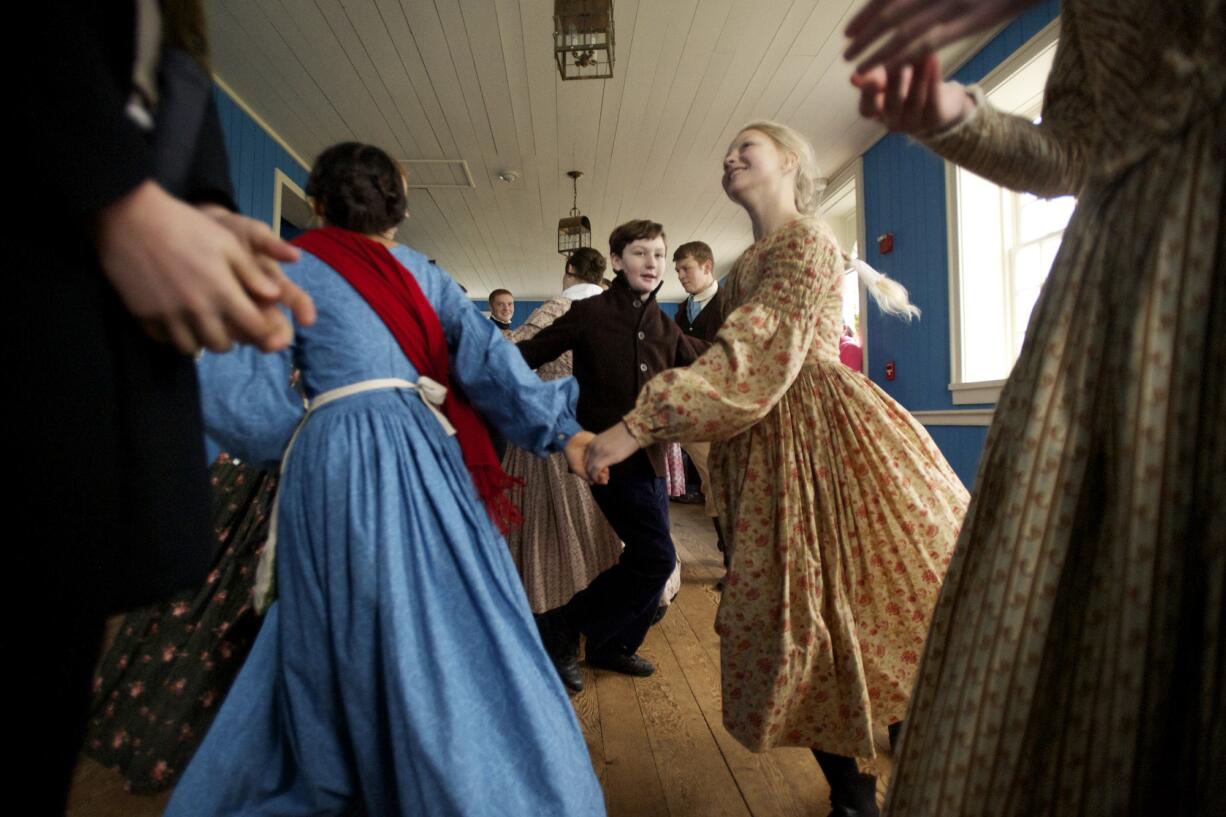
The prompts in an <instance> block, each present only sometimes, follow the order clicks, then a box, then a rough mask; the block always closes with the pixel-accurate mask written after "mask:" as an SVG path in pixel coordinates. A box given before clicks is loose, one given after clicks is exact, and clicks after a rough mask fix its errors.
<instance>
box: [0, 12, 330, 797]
mask: <svg viewBox="0 0 1226 817" xmlns="http://www.w3.org/2000/svg"><path fill="white" fill-rule="evenodd" d="M26 12H27V13H26V14H24V15H23V18H22V27H21V30H20V34H21V37H22V39H23V41H25V42H29V43H31V44H33V45H34V46H35V47H34V48H33V49H31V51H30V53H21V54H20V55H19V56H18V52H17V50H16V49H6V52H5V53H6V59H9V60H14V62H16V61H17V60H20V62H16V64H11V65H9V66H8V67H9V68H10V71H9V76H10V77H12V78H13V81H12V82H11V83H10V87H11V94H12V96H11V97H10V101H9V107H10V116H11V118H10V123H11V124H10V129H11V130H12V131H14V132H15V133H16V134H17V136H18V138H19V140H20V142H21V143H25V144H27V145H28V146H29V150H28V151H26V152H25V153H24V154H23V155H21V156H19V157H16V158H15V159H14V160H12V161H10V163H9V168H8V173H9V176H8V178H9V181H10V192H11V193H12V191H16V192H17V194H18V195H16V196H11V197H10V210H11V211H12V216H11V218H10V221H9V225H8V229H6V230H5V239H4V246H5V253H4V257H5V260H6V263H7V268H8V270H9V275H8V283H9V288H8V293H7V295H8V297H7V298H6V305H7V309H6V313H7V314H6V320H5V322H4V323H5V326H6V328H7V330H8V332H9V333H10V337H9V341H8V342H7V343H6V344H5V345H4V348H5V351H6V357H7V360H6V364H7V365H6V366H5V370H6V372H7V373H8V375H9V378H10V381H11V382H10V386H9V393H10V401H9V402H10V407H11V409H12V412H13V413H12V415H11V416H13V417H14V418H15V421H16V422H15V424H14V426H13V430H14V431H15V432H16V433H14V434H13V435H12V437H13V440H14V443H13V448H12V449H11V450H12V451H13V452H14V453H15V456H14V458H13V460H12V461H13V462H14V463H15V464H20V478H19V479H18V480H16V484H15V487H14V489H13V491H12V492H11V493H10V498H9V502H10V510H9V518H10V520H13V519H15V518H20V519H21V520H22V521H23V522H24V523H29V529H32V530H34V531H35V532H36V533H35V535H34V536H30V537H24V538H23V539H21V540H18V542H17V543H16V545H15V547H14V548H13V552H14V553H15V554H16V559H15V560H14V562H15V567H16V571H17V573H16V577H17V578H18V581H17V582H15V584H16V589H15V591H14V592H11V593H10V594H9V596H8V598H9V600H10V604H12V605H13V607H14V608H15V609H17V610H21V611H22V615H21V619H22V621H21V624H20V626H17V627H12V628H10V635H8V636H6V640H5V644H6V647H7V648H8V649H6V652H7V653H8V654H9V655H10V656H12V657H11V658H10V666H12V665H13V664H12V662H13V661H15V660H19V661H20V664H21V667H22V669H21V671H20V672H15V673H13V678H14V679H15V681H16V685H17V689H16V695H15V697H14V700H15V701H19V702H20V705H19V707H18V724H17V727H16V730H15V731H16V734H18V735H20V736H21V741H22V751H21V752H20V753H19V756H20V757H21V758H22V760H20V761H19V769H18V771H17V772H16V773H15V774H16V777H17V779H21V780H23V783H24V786H25V788H26V790H27V791H28V793H29V795H30V796H32V797H34V798H35V806H34V807H33V811H34V812H36V813H40V814H43V813H56V812H59V811H62V809H63V807H64V800H65V798H66V795H67V789H68V783H69V776H70V774H71V770H72V767H73V763H74V760H75V756H76V752H77V749H78V747H79V744H80V738H81V733H82V729H83V726H84V720H85V716H86V710H87V706H88V702H89V677H90V672H91V670H92V667H93V663H94V661H95V659H96V657H97V653H98V649H99V646H100V642H101V638H102V627H103V622H104V620H105V617H106V616H107V615H108V614H110V613H113V612H116V611H119V610H123V609H127V608H130V607H134V606H137V605H140V604H143V603H147V602H150V601H153V600H156V599H159V598H163V597H165V596H167V595H169V594H171V593H173V592H174V591H176V590H179V589H181V588H186V587H190V586H192V585H194V584H198V583H199V582H200V581H201V580H202V579H203V577H204V576H203V574H204V570H205V568H206V566H207V565H208V564H209V562H210V560H211V558H212V555H213V554H212V547H211V544H210V541H209V535H208V534H209V530H208V492H207V484H206V476H205V475H206V470H205V468H206V463H205V455H204V442H203V434H202V431H201V425H200V408H199V398H198V394H197V390H196V380H195V370H194V368H193V365H192V358H191V354H193V353H195V352H197V351H198V350H199V349H201V348H202V347H207V348H209V349H214V350H218V351H220V350H224V349H227V348H229V347H230V345H231V344H232V343H234V342H249V343H256V344H259V345H260V346H261V347H262V348H264V349H266V350H271V349H276V348H282V347H284V346H285V345H286V344H288V343H289V341H290V339H291V337H292V330H291V328H290V326H291V325H290V323H289V320H288V318H287V317H286V316H285V315H284V314H283V313H282V311H281V309H282V306H283V305H288V306H290V307H291V308H292V309H293V310H294V312H295V314H296V315H297V316H298V317H301V318H304V319H306V320H307V321H308V322H309V321H310V320H312V319H313V306H312V304H311V302H310V299H309V297H307V296H306V295H305V294H304V293H302V292H301V291H300V290H298V289H297V288H296V287H294V286H293V285H292V284H290V283H289V282H288V280H287V279H285V277H284V276H283V275H282V274H281V272H280V269H279V268H278V267H277V265H276V263H275V261H276V260H277V259H281V260H290V259H292V258H294V257H295V254H294V251H293V250H292V249H291V248H290V247H289V246H288V245H285V244H283V243H282V242H281V241H280V240H279V239H277V238H276V237H275V236H274V235H273V234H272V232H271V231H270V230H269V229H268V228H267V227H266V226H264V225H261V224H259V223H257V222H255V221H252V220H250V219H246V218H243V217H242V216H239V215H236V214H235V213H233V212H232V211H233V208H234V202H233V196H232V194H231V190H230V180H229V168H228V165H227V161H226V156H225V150H224V147H223V143H222V140H221V133H220V126H219V121H218V117H217V111H216V109H215V107H214V105H213V102H212V94H211V86H212V83H211V79H210V75H209V72H208V67H207V62H206V49H205V36H204V26H203V16H202V13H201V8H200V4H199V2H182V1H179V0H164V2H162V3H156V2H140V3H137V2H132V3H126V4H125V3H117V4H116V3H109V4H98V5H94V4H80V3H72V2H66V1H64V0H48V1H47V2H43V3H39V4H38V5H37V6H32V7H30V8H29V9H26ZM14 204H15V205H16V206H12V205H14ZM9 620H10V622H14V623H15V622H16V620H17V619H16V617H15V616H10V618H9Z"/></svg>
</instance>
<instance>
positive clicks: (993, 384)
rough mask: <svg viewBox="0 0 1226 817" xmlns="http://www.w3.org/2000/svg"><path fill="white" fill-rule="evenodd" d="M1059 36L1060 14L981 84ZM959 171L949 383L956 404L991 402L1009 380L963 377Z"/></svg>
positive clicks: (952, 240) (952, 180)
mask: <svg viewBox="0 0 1226 817" xmlns="http://www.w3.org/2000/svg"><path fill="white" fill-rule="evenodd" d="M1059 38H1060V18H1059V17H1057V18H1056V19H1054V20H1052V21H1051V22H1050V23H1048V24H1047V25H1046V26H1044V28H1043V30H1042V31H1040V32H1039V33H1037V34H1035V35H1034V36H1033V37H1031V38H1030V40H1029V41H1027V42H1026V43H1025V44H1024V45H1023V46H1021V47H1020V48H1018V49H1017V51H1015V52H1013V54H1012V55H1010V56H1009V58H1008V59H1006V60H1005V61H1004V62H1002V63H1001V64H1000V65H998V66H996V68H994V69H992V71H990V72H989V73H988V74H987V76H985V77H984V78H983V79H982V80H980V82H979V85H980V87H982V88H983V89H984V91H985V92H990V91H991V90H993V89H995V88H996V87H997V86H999V85H1001V84H1003V83H1004V82H1005V81H1006V80H1008V79H1009V78H1010V77H1012V76H1013V75H1014V74H1016V73H1017V72H1018V71H1020V70H1021V69H1022V68H1023V67H1025V66H1026V65H1027V64H1029V63H1030V62H1031V61H1033V60H1034V59H1035V58H1036V57H1038V56H1039V54H1040V53H1042V52H1043V51H1044V50H1045V49H1046V48H1048V47H1049V46H1050V45H1052V44H1053V43H1055V42H1056V41H1057V40H1058V39H1059ZM957 172H958V166H957V165H955V164H954V163H953V162H948V161H947V162H945V220H946V225H947V246H948V251H949V358H950V359H949V364H950V367H949V371H950V373H951V375H952V377H953V382H951V383H950V384H949V391H950V397H951V400H952V402H953V404H954V405H956V406H958V405H971V404H985V403H987V404H991V403H996V402H997V401H998V400H999V399H1000V390H1001V388H1002V387H1003V386H1004V384H1005V381H1004V380H1003V379H1001V380H981V381H964V380H963V378H962V346H963V340H962V291H961V290H962V287H961V277H962V264H961V259H960V257H959V250H958V244H959V234H958V229H959V215H958V214H959V208H958V178H957ZM1011 209H1012V210H1013V212H1012V217H1013V218H1014V219H1015V220H1016V218H1017V208H1011ZM1015 226H1016V225H1015ZM1015 251H1016V250H1015ZM1011 272H1012V268H1011V267H1010V270H1009V273H1011ZM1009 273H1007V274H1009ZM1009 320H1010V321H1012V316H1010V317H1009Z"/></svg>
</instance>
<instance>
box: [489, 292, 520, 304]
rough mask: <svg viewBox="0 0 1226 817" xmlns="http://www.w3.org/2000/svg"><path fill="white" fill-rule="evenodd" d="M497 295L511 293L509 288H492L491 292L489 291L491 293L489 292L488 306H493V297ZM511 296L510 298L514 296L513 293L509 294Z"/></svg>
mask: <svg viewBox="0 0 1226 817" xmlns="http://www.w3.org/2000/svg"><path fill="white" fill-rule="evenodd" d="M499 295H511V290H509V289H496V290H494V291H493V292H491V293H490V306H493V305H494V299H495V298H497V297H498V296H499ZM511 297H512V298H514V297H515V296H514V295H511Z"/></svg>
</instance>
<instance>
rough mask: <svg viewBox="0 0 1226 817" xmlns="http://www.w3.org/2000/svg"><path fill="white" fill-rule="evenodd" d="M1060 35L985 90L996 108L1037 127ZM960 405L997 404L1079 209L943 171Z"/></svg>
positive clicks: (1043, 41)
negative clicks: (946, 203)
mask: <svg viewBox="0 0 1226 817" xmlns="http://www.w3.org/2000/svg"><path fill="white" fill-rule="evenodd" d="M1058 35H1059V28H1058V22H1056V23H1053V24H1052V25H1050V26H1048V27H1047V28H1046V29H1044V30H1043V31H1042V32H1040V33H1039V34H1038V35H1036V36H1035V37H1034V38H1033V39H1032V40H1031V41H1030V42H1029V43H1027V44H1026V45H1025V46H1023V47H1022V48H1021V49H1019V51H1018V52H1017V53H1016V54H1015V55H1014V56H1013V57H1012V58H1010V59H1009V60H1007V61H1006V62H1005V63H1004V64H1002V65H1001V66H1000V67H999V68H997V70H996V71H993V72H992V73H991V74H989V75H988V76H987V77H986V78H985V79H984V80H983V82H982V83H981V85H982V87H983V89H984V92H985V95H986V96H987V98H988V100H989V101H990V102H991V103H992V105H993V106H994V107H996V108H999V109H1001V110H1004V111H1008V112H1011V113H1015V114H1018V115H1019V116H1025V117H1027V118H1029V119H1032V120H1034V121H1036V122H1037V121H1038V118H1039V114H1040V110H1041V106H1042V97H1043V87H1044V85H1045V84H1046V82H1047V75H1048V74H1049V73H1050V71H1051V64H1052V60H1053V58H1054V56H1055V50H1056V41H1057V37H1058ZM946 179H947V187H946V189H947V191H948V192H947V195H948V197H949V211H950V219H949V223H950V258H951V264H950V300H951V304H950V306H951V310H950V311H951V315H952V318H953V319H952V320H951V321H950V331H951V338H950V349H951V351H950V354H951V358H952V364H953V365H952V371H953V378H954V382H953V383H951V384H950V386H949V388H950V391H951V392H953V402H954V403H955V404H968V403H993V402H995V401H996V399H997V396H998V395H999V393H1000V387H1001V385H1002V384H1003V382H1004V380H1005V378H1007V377H1008V376H1009V371H1010V370H1011V369H1012V368H1013V364H1014V362H1015V361H1016V360H1017V356H1018V352H1019V351H1020V350H1021V346H1022V341H1023V339H1024V338H1025V333H1026V325H1027V323H1028V322H1029V320H1030V313H1031V311H1032V310H1033V309H1034V304H1035V301H1036V300H1037V299H1038V297H1039V292H1040V290H1041V289H1042V286H1043V282H1044V280H1046V278H1047V272H1048V270H1050V269H1051V264H1052V260H1053V259H1054V258H1055V256H1056V251H1057V250H1059V248H1060V241H1061V239H1062V237H1063V235H1064V228H1065V226H1066V225H1067V224H1068V220H1069V217H1070V216H1071V215H1072V213H1073V206H1074V204H1075V203H1076V202H1075V200H1074V199H1073V198H1072V197H1071V196H1065V197H1062V198H1058V199H1051V200H1045V199H1040V198H1037V197H1035V196H1031V195H1029V194H1026V193H1015V192H1013V191H1011V190H1006V189H1004V188H1002V187H998V186H997V185H995V184H992V183H991V182H989V181H987V180H985V179H983V178H981V177H979V176H976V175H975V174H973V173H971V172H969V171H967V170H963V169H962V168H959V167H956V166H954V165H950V164H947V174H946Z"/></svg>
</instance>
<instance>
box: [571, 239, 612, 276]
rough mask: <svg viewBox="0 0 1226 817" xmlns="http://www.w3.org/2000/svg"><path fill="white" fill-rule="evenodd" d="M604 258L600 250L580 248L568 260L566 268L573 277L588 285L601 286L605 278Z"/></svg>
mask: <svg viewBox="0 0 1226 817" xmlns="http://www.w3.org/2000/svg"><path fill="white" fill-rule="evenodd" d="M605 263H606V262H605V260H604V256H603V255H601V254H600V251H599V250H594V249H592V248H591V247H580V248H579V249H577V250H575V251H574V252H573V253H571V254H570V258H567V259H566V266H567V269H568V271H569V272H570V274H571V275H573V276H575V277H576V278H578V279H579V280H580V281H583V282H584V283H587V284H599V283H600V279H601V278H603V277H604V268H605Z"/></svg>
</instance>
